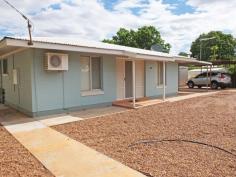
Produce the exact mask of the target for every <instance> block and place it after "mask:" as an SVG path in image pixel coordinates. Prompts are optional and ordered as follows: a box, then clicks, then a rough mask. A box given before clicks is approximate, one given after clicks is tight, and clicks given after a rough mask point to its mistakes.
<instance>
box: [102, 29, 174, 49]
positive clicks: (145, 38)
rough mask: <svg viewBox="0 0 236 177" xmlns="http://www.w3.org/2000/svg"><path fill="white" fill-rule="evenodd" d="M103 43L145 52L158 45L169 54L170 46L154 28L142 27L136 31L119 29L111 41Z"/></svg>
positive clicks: (107, 40) (105, 40)
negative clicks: (134, 48)
mask: <svg viewBox="0 0 236 177" xmlns="http://www.w3.org/2000/svg"><path fill="white" fill-rule="evenodd" d="M103 42H106V43H111V44H118V45H124V46H129V47H136V48H141V49H147V50H150V49H151V46H152V45H155V44H158V45H160V46H161V48H163V52H166V53H169V51H170V48H171V45H170V44H169V43H165V41H164V40H163V39H162V38H161V35H160V32H159V31H158V30H157V29H156V28H155V27H154V26H143V27H141V28H138V30H137V31H134V30H132V29H131V30H127V29H125V28H120V29H119V31H118V32H117V33H116V35H115V36H113V37H112V39H104V40H103Z"/></svg>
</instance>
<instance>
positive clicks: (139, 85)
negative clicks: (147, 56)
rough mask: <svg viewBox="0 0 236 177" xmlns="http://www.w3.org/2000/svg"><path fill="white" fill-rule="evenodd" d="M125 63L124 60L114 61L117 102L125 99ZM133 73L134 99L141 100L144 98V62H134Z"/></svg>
mask: <svg viewBox="0 0 236 177" xmlns="http://www.w3.org/2000/svg"><path fill="white" fill-rule="evenodd" d="M125 61H126V60H124V59H119V58H117V59H116V83H117V100H122V99H125V98H126V97H125V95H126V93H125V90H126V89H125V88H126V87H125V77H126V76H125V73H126V72H125ZM130 73H132V72H130ZM135 73H136V74H135V82H136V98H142V97H144V61H141V60H140V61H135ZM131 84H132V83H131Z"/></svg>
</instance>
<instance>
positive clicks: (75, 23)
mask: <svg viewBox="0 0 236 177" xmlns="http://www.w3.org/2000/svg"><path fill="white" fill-rule="evenodd" d="M9 1H10V2H11V3H12V4H14V5H15V6H16V7H17V8H18V9H19V10H21V11H22V12H24V13H25V14H27V15H28V17H29V18H30V19H31V20H32V22H33V24H34V30H33V36H47V37H73V38H85V39H89V40H95V41H100V40H102V39H104V38H109V37H111V36H112V35H114V34H115V33H116V31H117V30H119V28H121V27H123V28H127V29H137V28H139V27H141V26H144V25H152V26H155V27H156V28H157V29H158V30H159V31H160V33H161V36H162V38H163V39H164V40H165V41H166V42H168V43H170V44H171V45H172V49H171V53H175V54H176V53H178V52H180V51H186V52H189V49H190V45H191V42H192V41H193V40H195V39H196V38H197V37H198V36H199V35H200V34H201V33H207V32H209V31H211V30H221V31H224V32H226V33H230V34H233V35H234V36H236V21H235V20H232V17H234V16H236V11H235V9H236V1H235V0H227V2H226V1H221V0H43V1H42V0H34V1H29V0H21V1H19V0H9ZM0 11H1V17H0V37H3V36H6V35H8V36H9V35H11V36H27V35H28V33H27V28H26V23H25V21H24V19H23V18H22V17H21V16H19V15H18V14H17V13H16V12H15V11H14V10H12V9H10V8H9V7H8V6H7V5H6V4H4V3H3V1H0ZM219 12H221V13H219ZM9 22H10V23H9Z"/></svg>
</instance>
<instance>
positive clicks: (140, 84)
mask: <svg viewBox="0 0 236 177" xmlns="http://www.w3.org/2000/svg"><path fill="white" fill-rule="evenodd" d="M135 73H136V74H135V75H136V77H135V82H136V98H142V97H144V61H142V60H140V61H139V60H137V61H135Z"/></svg>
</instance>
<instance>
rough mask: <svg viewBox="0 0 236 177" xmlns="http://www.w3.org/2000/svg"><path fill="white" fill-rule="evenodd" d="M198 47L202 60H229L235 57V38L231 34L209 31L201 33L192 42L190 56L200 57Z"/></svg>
mask: <svg viewBox="0 0 236 177" xmlns="http://www.w3.org/2000/svg"><path fill="white" fill-rule="evenodd" d="M208 38H210V39H208ZM200 48H201V53H202V54H201V59H202V60H204V61H212V60H230V59H233V58H234V57H235V51H234V50H235V48H236V39H235V38H234V37H233V36H232V35H231V34H224V33H223V32H221V31H211V32H209V33H207V34H201V35H200V36H199V37H198V38H197V39H196V40H195V41H194V42H192V45H191V49H190V51H191V52H192V57H195V58H198V59H200Z"/></svg>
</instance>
